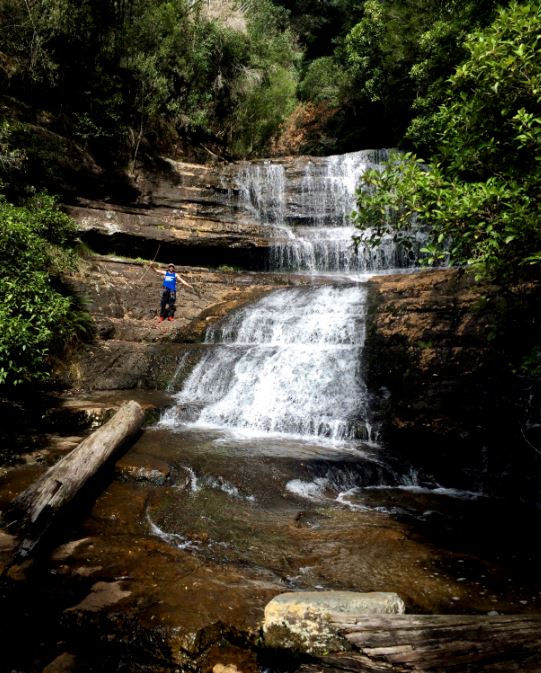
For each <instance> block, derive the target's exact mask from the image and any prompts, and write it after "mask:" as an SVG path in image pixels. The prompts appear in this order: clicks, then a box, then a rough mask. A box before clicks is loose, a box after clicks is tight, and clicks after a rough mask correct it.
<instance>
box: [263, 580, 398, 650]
mask: <svg viewBox="0 0 541 673" xmlns="http://www.w3.org/2000/svg"><path fill="white" fill-rule="evenodd" d="M404 612H405V605H404V601H403V600H402V599H401V598H400V596H398V594H395V593H392V592H382V591H374V592H370V593H359V592H355V591H299V592H292V593H285V594H280V595H278V596H276V597H275V598H273V599H272V601H270V603H268V604H267V606H266V608H265V619H264V622H263V633H264V637H265V644H266V646H267V647H273V648H292V649H295V650H299V651H302V652H307V653H309V654H325V653H327V652H331V651H332V652H340V651H344V650H347V649H349V645H348V643H347V641H346V640H345V639H344V638H343V637H342V636H341V635H340V634H339V631H338V628H337V626H336V624H337V623H338V624H340V623H344V622H348V623H353V624H354V623H355V622H356V621H357V618H358V617H359V616H360V615H366V614H403V613H404Z"/></svg>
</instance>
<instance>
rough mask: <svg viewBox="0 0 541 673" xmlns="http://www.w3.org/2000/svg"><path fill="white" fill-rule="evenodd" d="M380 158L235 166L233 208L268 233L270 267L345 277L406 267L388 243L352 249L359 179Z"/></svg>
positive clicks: (366, 153) (356, 155) (364, 154)
mask: <svg viewBox="0 0 541 673" xmlns="http://www.w3.org/2000/svg"><path fill="white" fill-rule="evenodd" d="M386 158H387V151H386V150H363V151H361V152H352V153H349V154H343V155H336V156H330V157H312V158H306V157H299V158H297V159H277V160H273V161H271V160H265V161H257V162H247V163H245V164H243V165H241V166H240V168H239V170H238V173H237V178H236V179H237V184H238V199H239V206H240V208H241V209H243V210H244V211H245V212H246V213H248V214H249V215H250V216H251V217H252V218H253V219H254V220H255V221H256V222H257V223H258V224H262V225H266V226H267V227H268V228H269V233H270V235H271V236H272V238H273V246H272V250H271V267H272V268H273V269H279V270H292V271H311V272H333V271H334V272H341V271H345V272H350V271H377V270H384V269H392V268H403V267H407V266H412V264H413V263H414V261H415V255H414V254H412V253H411V252H410V251H407V250H405V249H404V248H401V247H399V246H397V245H396V244H395V243H394V242H393V241H392V240H386V241H383V242H382V244H381V245H380V247H379V248H378V249H369V248H368V247H367V246H365V245H363V244H362V243H361V244H360V245H359V246H358V247H357V248H355V246H354V245H353V237H354V235H355V234H359V232H358V230H356V229H355V227H354V226H353V224H352V223H351V219H350V215H351V212H352V211H353V209H354V207H355V190H356V188H357V186H358V185H359V179H360V177H361V175H362V173H363V172H364V171H365V170H367V169H368V168H372V167H377V166H378V165H380V163H381V162H382V161H384V160H385V159H386Z"/></svg>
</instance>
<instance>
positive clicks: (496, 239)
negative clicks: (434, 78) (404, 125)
mask: <svg viewBox="0 0 541 673" xmlns="http://www.w3.org/2000/svg"><path fill="white" fill-rule="evenodd" d="M540 26H541V7H540V6H539V5H538V4H537V3H533V2H527V3H517V2H514V3H512V4H511V5H510V6H509V7H508V8H506V9H501V10H500V11H499V12H498V15H497V17H496V19H495V20H494V22H493V24H492V25H491V26H490V27H489V28H487V29H486V30H485V31H476V32H475V33H473V34H471V35H470V36H469V38H468V40H467V42H466V47H467V49H468V52H469V57H468V59H467V60H465V61H464V62H463V63H462V64H461V65H460V66H459V67H458V68H457V69H456V72H455V74H454V75H453V77H452V78H451V80H450V88H449V90H448V93H447V98H446V100H445V103H444V104H443V105H442V106H441V107H440V108H439V110H438V111H437V112H436V113H435V114H434V115H433V117H432V126H433V129H434V130H435V135H436V136H437V137H438V144H437V151H436V154H435V155H434V157H433V158H432V161H431V162H430V163H428V165H427V166H423V164H422V162H421V160H420V159H418V158H417V157H416V156H414V155H412V154H406V155H404V156H401V157H398V158H397V157H396V156H395V157H392V158H391V161H390V162H389V164H388V165H387V167H386V168H385V170H384V171H383V172H382V173H378V172H377V171H369V172H368V173H366V174H365V175H364V176H363V179H364V180H365V181H366V183H367V184H368V188H367V189H362V190H360V191H359V192H358V211H357V213H356V214H355V216H354V219H355V222H356V224H357V226H358V227H359V228H360V229H363V230H367V231H370V227H375V228H374V229H373V230H372V234H371V236H372V239H374V240H376V239H378V238H379V237H381V236H382V235H385V234H387V235H392V236H395V237H404V236H407V235H408V234H409V233H411V229H412V227H414V226H417V225H416V223H415V218H414V217H413V216H414V215H416V216H418V218H420V221H421V222H422V223H423V224H424V225H425V226H426V227H427V230H428V234H429V243H428V245H427V247H426V249H425V252H426V253H427V258H428V260H429V261H430V262H433V263H438V262H440V261H441V260H442V259H444V258H445V257H446V256H447V255H449V257H450V261H451V263H454V264H458V265H466V266H469V267H471V268H473V269H474V270H475V271H476V273H477V275H482V274H490V275H493V276H499V277H500V278H505V277H512V276H516V275H521V274H524V273H525V272H526V271H527V270H528V268H529V267H531V266H538V265H539V264H541V227H540V226H539V222H540V216H541V162H540V161H539V157H540V156H541V112H540V104H541V94H540V92H541V28H540ZM369 235H370V234H369Z"/></svg>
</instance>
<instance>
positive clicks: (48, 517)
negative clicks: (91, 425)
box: [9, 400, 144, 557]
mask: <svg viewBox="0 0 541 673" xmlns="http://www.w3.org/2000/svg"><path fill="white" fill-rule="evenodd" d="M143 419H144V412H143V409H142V407H141V405H140V404H138V403H137V402H135V401H133V400H131V401H129V402H125V403H124V404H123V405H122V406H121V407H120V409H119V410H118V411H117V412H116V414H115V415H114V416H113V417H112V418H111V419H110V420H109V421H107V423H105V424H104V425H102V426H101V427H100V428H98V429H97V430H96V431H95V432H93V433H92V434H91V435H90V436H89V437H87V438H86V439H84V440H83V441H82V442H81V443H80V444H79V445H78V446H77V447H76V448H75V449H73V451H71V452H70V453H69V454H68V455H66V456H64V458H62V459H61V460H59V461H58V463H56V464H55V465H53V466H52V467H51V468H49V469H48V470H47V472H45V473H44V474H43V475H42V476H41V477H40V478H39V479H37V480H36V481H35V482H34V483H33V484H31V485H30V486H29V487H28V488H27V489H26V490H25V491H23V492H22V493H20V494H19V495H18V496H17V497H16V498H15V499H14V500H13V502H12V503H11V506H10V511H9V516H10V518H11V519H12V520H13V522H14V523H15V524H16V527H17V530H18V532H19V536H20V537H21V538H23V539H22V542H21V544H20V545H19V548H18V549H17V552H16V556H18V557H25V556H28V555H29V554H30V553H31V552H32V551H34V550H35V547H36V546H37V544H38V543H39V542H40V541H41V540H42V538H43V537H44V535H45V533H47V531H48V530H49V529H50V527H51V525H52V524H53V522H54V520H55V518H56V517H57V515H58V514H59V513H60V512H61V511H63V510H64V509H65V508H66V506H67V505H68V504H69V503H70V502H71V501H72V500H73V498H74V497H75V496H76V495H77V494H78V493H79V492H80V490H81V489H82V487H83V486H84V485H85V484H86V483H87V482H88V480H89V479H90V478H91V477H93V476H94V475H95V474H96V473H97V472H98V471H99V470H100V468H101V467H102V466H103V465H104V464H105V463H106V462H107V461H108V460H109V459H110V458H111V456H112V455H113V454H114V453H115V452H116V451H117V450H118V449H119V448H120V447H121V446H123V445H126V444H127V443H128V441H129V440H130V439H132V438H133V437H134V436H135V434H136V433H137V432H138V431H139V429H140V428H141V426H142V424H143Z"/></svg>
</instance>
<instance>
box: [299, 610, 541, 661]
mask: <svg viewBox="0 0 541 673" xmlns="http://www.w3.org/2000/svg"><path fill="white" fill-rule="evenodd" d="M331 620H332V622H333V624H335V625H336V626H337V627H339V629H340V631H341V633H342V634H343V635H344V636H345V638H346V639H347V640H348V641H349V643H350V644H351V645H352V651H350V652H347V653H344V654H337V655H334V656H325V657H321V658H320V659H318V660H317V661H314V662H313V663H309V664H304V665H303V666H302V667H301V669H300V673H316V672H317V673H330V672H331V671H333V672H338V671H344V672H348V671H351V672H352V673H353V672H354V673H390V672H392V673H406V672H407V673H511V672H513V671H516V672H517V673H518V672H520V673H541V615H498V616H485V615H366V616H359V618H358V620H356V623H355V624H348V623H341V616H340V615H338V614H337V615H331Z"/></svg>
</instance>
